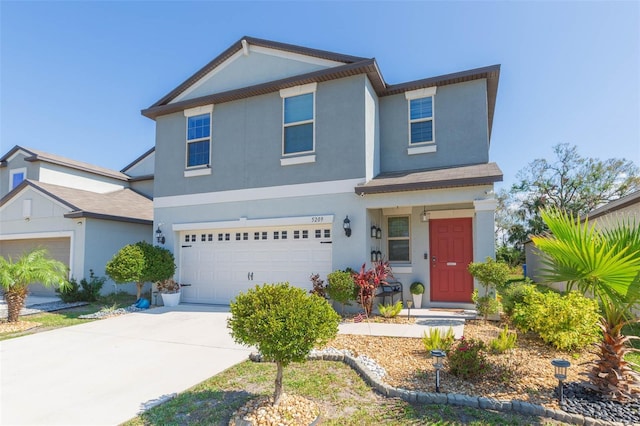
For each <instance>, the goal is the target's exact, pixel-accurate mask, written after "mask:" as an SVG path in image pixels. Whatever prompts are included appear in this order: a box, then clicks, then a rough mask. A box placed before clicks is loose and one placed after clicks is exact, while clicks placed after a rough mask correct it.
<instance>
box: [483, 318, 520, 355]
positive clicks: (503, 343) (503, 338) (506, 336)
mask: <svg viewBox="0 0 640 426" xmlns="http://www.w3.org/2000/svg"><path fill="white" fill-rule="evenodd" d="M516 340H518V335H517V334H516V333H515V332H513V331H510V330H509V326H508V325H505V326H504V329H503V330H502V331H500V334H498V337H497V338H495V339H493V340H492V341H490V342H489V348H491V352H493V353H498V354H501V353H503V352H506V351H508V350H510V349H513V348H515V347H516Z"/></svg>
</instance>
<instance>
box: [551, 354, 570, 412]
mask: <svg viewBox="0 0 640 426" xmlns="http://www.w3.org/2000/svg"><path fill="white" fill-rule="evenodd" d="M551 365H553V368H554V376H555V378H556V379H558V402H559V403H560V404H562V403H563V402H564V391H563V389H562V382H564V381H565V380H567V368H569V367H571V363H570V362H569V361H567V360H566V359H553V360H551Z"/></svg>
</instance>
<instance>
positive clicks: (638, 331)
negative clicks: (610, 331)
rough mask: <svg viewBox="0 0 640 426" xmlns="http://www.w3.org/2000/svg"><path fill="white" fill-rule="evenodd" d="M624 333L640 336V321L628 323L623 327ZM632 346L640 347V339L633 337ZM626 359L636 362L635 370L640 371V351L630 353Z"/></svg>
mask: <svg viewBox="0 0 640 426" xmlns="http://www.w3.org/2000/svg"><path fill="white" fill-rule="evenodd" d="M622 334H624V335H625V336H637V337H640V323H635V324H628V325H626V326H624V327H623V328H622ZM631 346H633V347H634V348H636V349H640V339H631ZM625 359H626V360H627V361H630V362H632V363H634V364H636V365H637V366H636V367H633V369H634V370H636V371H640V352H634V353H630V354H628V355H627V356H626V357H625Z"/></svg>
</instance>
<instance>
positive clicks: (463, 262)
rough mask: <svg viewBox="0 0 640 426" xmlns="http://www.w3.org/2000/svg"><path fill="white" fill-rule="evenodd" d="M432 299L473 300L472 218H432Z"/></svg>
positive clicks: (449, 300) (430, 242)
mask: <svg viewBox="0 0 640 426" xmlns="http://www.w3.org/2000/svg"><path fill="white" fill-rule="evenodd" d="M429 246H430V250H431V255H430V256H431V259H430V262H429V263H430V268H431V301H432V302H465V303H467V302H471V293H472V292H473V277H472V276H471V274H470V273H469V271H467V266H468V265H469V263H471V262H472V261H473V239H472V232H471V218H460V219H434V220H430V221H429Z"/></svg>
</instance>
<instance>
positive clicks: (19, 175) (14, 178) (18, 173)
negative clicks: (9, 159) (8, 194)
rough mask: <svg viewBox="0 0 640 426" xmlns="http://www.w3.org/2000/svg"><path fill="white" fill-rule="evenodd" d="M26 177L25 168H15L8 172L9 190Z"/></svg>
mask: <svg viewBox="0 0 640 426" xmlns="http://www.w3.org/2000/svg"><path fill="white" fill-rule="evenodd" d="M26 177H27V169H26V168H21V169H15V170H11V171H10V172H9V191H11V190H12V189H13V188H15V187H16V186H18V185H20V184H21V183H22V181H23V180H25V179H26Z"/></svg>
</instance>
